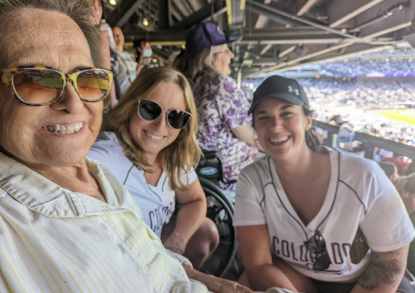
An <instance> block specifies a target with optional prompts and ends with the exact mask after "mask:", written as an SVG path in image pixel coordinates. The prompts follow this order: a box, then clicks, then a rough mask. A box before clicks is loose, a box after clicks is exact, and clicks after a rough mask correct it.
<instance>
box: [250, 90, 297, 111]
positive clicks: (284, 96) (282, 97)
mask: <svg viewBox="0 0 415 293" xmlns="http://www.w3.org/2000/svg"><path fill="white" fill-rule="evenodd" d="M266 98H274V99H280V100H283V101H286V102H288V103H290V104H293V105H296V106H302V105H304V101H303V100H301V99H300V98H297V97H295V96H294V95H288V94H286V93H275V94H270V95H266V96H264V97H263V98H260V99H259V100H258V101H256V102H255V103H253V104H252V105H251V108H249V111H248V114H252V112H253V111H254V109H255V108H256V106H258V104H259V103H260V102H261V101H262V100H263V99H266Z"/></svg>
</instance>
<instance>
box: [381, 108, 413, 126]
mask: <svg viewBox="0 0 415 293" xmlns="http://www.w3.org/2000/svg"><path fill="white" fill-rule="evenodd" d="M379 114H381V115H382V116H384V117H386V118H389V119H393V120H397V121H401V122H406V123H410V124H414V125H415V109H405V110H401V109H400V110H382V111H379Z"/></svg>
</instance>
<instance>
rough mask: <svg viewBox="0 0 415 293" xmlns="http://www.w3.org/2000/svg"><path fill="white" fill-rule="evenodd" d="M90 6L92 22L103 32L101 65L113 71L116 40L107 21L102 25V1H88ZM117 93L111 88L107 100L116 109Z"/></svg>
mask: <svg viewBox="0 0 415 293" xmlns="http://www.w3.org/2000/svg"><path fill="white" fill-rule="evenodd" d="M87 3H88V4H89V6H91V8H92V11H93V18H92V21H93V23H94V25H97V26H98V25H99V26H100V31H101V38H102V44H101V63H102V67H103V68H106V69H112V66H111V65H112V64H111V56H110V50H111V49H110V46H111V45H113V44H114V40H113V37H112V32H111V33H110V34H109V33H108V30H107V27H108V24H107V23H105V20H104V21H103V22H102V23H101V18H102V3H101V0H87ZM116 100H117V97H116V91H115V87H111V91H110V93H109V95H108V98H107V99H106V103H108V104H109V105H110V107H111V108H112V107H114V106H115V105H116V103H117V102H116Z"/></svg>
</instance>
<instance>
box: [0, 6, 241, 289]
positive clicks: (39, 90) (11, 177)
mask: <svg viewBox="0 0 415 293" xmlns="http://www.w3.org/2000/svg"><path fill="white" fill-rule="evenodd" d="M92 16H93V14H92V10H91V8H90V7H89V6H88V4H87V3H86V1H85V0H66V1H62V0H2V1H1V2H0V23H1V24H2V29H1V30H0V40H1V41H0V52H2V53H1V54H0V68H1V69H0V150H1V152H0V170H1V171H0V246H1V258H0V292H45V293H49V292H50V293H55V292H91V293H92V292H93V293H95V292H157V293H159V292H164V293H168V292H170V293H179V292H182V293H185V292H186V293H190V292H198V293H207V292H208V290H207V288H206V286H205V285H203V284H202V283H200V282H195V281H192V280H189V278H188V277H187V275H186V271H190V272H191V270H190V268H186V269H185V268H184V266H183V264H186V263H187V264H189V265H190V263H189V262H188V260H187V259H185V258H183V257H181V256H180V255H177V254H174V253H173V252H169V251H166V250H165V248H164V247H163V245H162V243H161V241H160V240H159V239H158V237H156V236H155V235H154V233H153V232H152V231H151V230H150V228H148V226H147V225H146V224H145V223H144V221H143V218H142V214H141V212H140V208H139V206H137V205H136V204H135V203H134V201H133V199H132V197H131V195H130V194H129V192H128V191H127V190H126V189H125V188H124V186H123V185H122V184H121V183H120V182H118V180H117V179H116V177H115V176H114V175H113V174H112V172H111V171H110V169H109V168H107V167H105V166H101V165H98V164H96V163H95V162H93V161H91V160H89V159H86V155H87V154H88V152H89V149H90V147H91V145H92V144H93V143H94V141H95V139H96V137H97V135H98V133H99V130H100V126H101V120H102V111H103V102H102V101H103V99H105V98H106V97H107V96H108V94H109V92H110V88H111V83H112V74H111V72H110V71H109V70H107V69H103V68H98V67H95V66H99V64H100V60H99V53H100V50H99V48H100V47H101V44H100V33H99V31H98V30H97V28H96V27H94V26H93V24H92V23H91V19H92ZM51 24H53V25H51ZM179 260H180V261H179ZM233 287H235V286H233ZM240 288H242V287H240ZM234 292H236V290H235V291H234ZM240 292H249V291H246V290H245V291H240Z"/></svg>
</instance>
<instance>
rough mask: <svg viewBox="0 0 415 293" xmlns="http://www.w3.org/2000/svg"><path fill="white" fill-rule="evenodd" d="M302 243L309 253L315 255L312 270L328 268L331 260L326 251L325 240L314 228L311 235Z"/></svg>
mask: <svg viewBox="0 0 415 293" xmlns="http://www.w3.org/2000/svg"><path fill="white" fill-rule="evenodd" d="M304 244H305V245H306V247H307V249H308V250H309V251H310V253H311V254H312V255H314V256H315V259H314V263H313V270H314V271H324V270H326V269H328V267H329V266H330V263H331V261H330V256H329V254H328V252H327V248H326V241H325V240H324V238H323V236H322V235H321V233H320V232H319V231H318V230H316V232H315V233H314V235H313V236H311V237H310V238H309V239H308V240H307V241H304Z"/></svg>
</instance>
